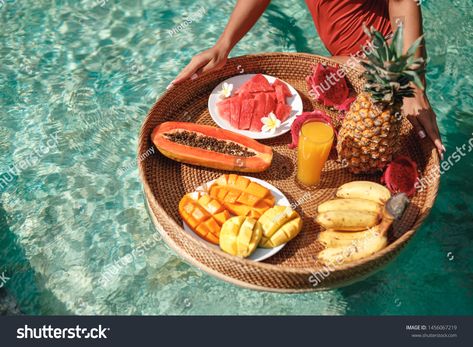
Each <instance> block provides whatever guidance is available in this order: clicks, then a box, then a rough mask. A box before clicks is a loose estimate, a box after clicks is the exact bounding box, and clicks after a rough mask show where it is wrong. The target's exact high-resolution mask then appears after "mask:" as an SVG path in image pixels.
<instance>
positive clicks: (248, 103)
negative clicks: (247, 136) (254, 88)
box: [239, 99, 255, 130]
mask: <svg viewBox="0 0 473 347" xmlns="http://www.w3.org/2000/svg"><path fill="white" fill-rule="evenodd" d="M254 108H255V99H243V101H242V103H241V112H240V124H239V129H241V130H248V129H250V126H251V120H252V118H253V110H254Z"/></svg>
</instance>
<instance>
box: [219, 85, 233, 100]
mask: <svg viewBox="0 0 473 347" xmlns="http://www.w3.org/2000/svg"><path fill="white" fill-rule="evenodd" d="M232 91H233V84H231V83H227V82H223V86H222V90H221V91H220V96H223V97H224V98H228V97H230V96H231V95H232Z"/></svg>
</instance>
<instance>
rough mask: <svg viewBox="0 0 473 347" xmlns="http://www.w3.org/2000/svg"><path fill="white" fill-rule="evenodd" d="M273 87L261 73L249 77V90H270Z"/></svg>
mask: <svg viewBox="0 0 473 347" xmlns="http://www.w3.org/2000/svg"><path fill="white" fill-rule="evenodd" d="M273 90H274V89H273V87H272V86H271V84H269V82H268V80H267V79H266V77H264V76H263V75H262V74H257V75H255V76H254V77H253V78H252V79H251V87H250V91H251V92H253V93H255V92H270V91H273Z"/></svg>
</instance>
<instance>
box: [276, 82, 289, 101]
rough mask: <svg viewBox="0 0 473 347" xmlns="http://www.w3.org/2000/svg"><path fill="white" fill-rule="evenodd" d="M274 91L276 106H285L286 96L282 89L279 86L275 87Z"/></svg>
mask: <svg viewBox="0 0 473 347" xmlns="http://www.w3.org/2000/svg"><path fill="white" fill-rule="evenodd" d="M275 90H276V99H277V101H278V104H286V95H285V94H284V91H283V88H282V87H281V86H276V87H275Z"/></svg>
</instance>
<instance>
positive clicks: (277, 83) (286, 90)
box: [273, 79, 292, 96]
mask: <svg viewBox="0 0 473 347" xmlns="http://www.w3.org/2000/svg"><path fill="white" fill-rule="evenodd" d="M278 86H279V87H281V88H282V91H283V93H284V96H292V93H291V91H290V90H289V87H288V86H287V84H286V83H284V82H283V81H281V80H279V79H276V80H275V81H274V82H273V88H274V89H276V87H278Z"/></svg>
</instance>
